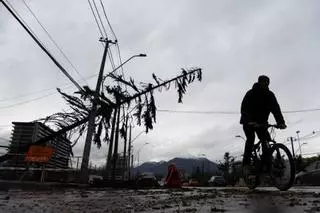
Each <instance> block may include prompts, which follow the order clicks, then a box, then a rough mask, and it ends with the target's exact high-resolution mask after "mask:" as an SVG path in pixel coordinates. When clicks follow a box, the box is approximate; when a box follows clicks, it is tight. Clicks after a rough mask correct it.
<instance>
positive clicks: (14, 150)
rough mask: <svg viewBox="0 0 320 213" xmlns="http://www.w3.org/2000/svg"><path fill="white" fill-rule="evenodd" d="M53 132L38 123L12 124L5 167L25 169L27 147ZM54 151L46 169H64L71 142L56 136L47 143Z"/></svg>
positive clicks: (67, 160)
mask: <svg viewBox="0 0 320 213" xmlns="http://www.w3.org/2000/svg"><path fill="white" fill-rule="evenodd" d="M53 132H54V131H53V130H52V129H50V128H49V127H48V126H46V125H44V124H42V123H40V122H13V131H12V136H11V144H10V145H9V150H8V155H9V160H8V161H7V163H6V166H10V167H25V166H26V162H25V156H26V153H27V151H28V149H26V148H25V147H29V146H30V145H31V144H33V143H34V142H35V141H37V140H39V139H41V138H43V137H46V136H48V135H50V134H52V133H53ZM46 145H49V146H51V147H53V148H54V149H55V152H54V154H53V156H52V158H51V159H50V160H49V162H48V163H46V165H45V167H46V168H59V169H65V168H67V167H68V162H69V158H70V154H71V142H70V141H69V140H68V139H67V138H66V137H64V136H62V135H61V136H58V137H55V138H54V139H52V140H50V141H48V142H47V143H46Z"/></svg>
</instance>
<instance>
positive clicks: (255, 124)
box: [248, 123, 280, 129]
mask: <svg viewBox="0 0 320 213" xmlns="http://www.w3.org/2000/svg"><path fill="white" fill-rule="evenodd" d="M248 125H252V126H254V127H267V128H271V127H274V128H276V129H280V126H279V125H278V124H258V123H248Z"/></svg>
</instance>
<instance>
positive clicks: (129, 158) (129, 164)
mask: <svg viewBox="0 0 320 213" xmlns="http://www.w3.org/2000/svg"><path fill="white" fill-rule="evenodd" d="M131 131H132V126H131V124H130V128H129V149H128V171H129V172H128V173H129V174H128V176H129V180H131V163H130V162H131V133H132V132H131Z"/></svg>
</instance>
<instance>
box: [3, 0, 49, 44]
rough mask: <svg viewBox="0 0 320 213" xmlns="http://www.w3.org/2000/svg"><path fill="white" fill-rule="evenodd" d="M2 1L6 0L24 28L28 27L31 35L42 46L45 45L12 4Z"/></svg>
mask: <svg viewBox="0 0 320 213" xmlns="http://www.w3.org/2000/svg"><path fill="white" fill-rule="evenodd" d="M4 1H5V2H6V4H8V6H9V7H10V8H11V10H12V11H13V12H14V13H15V14H16V16H17V17H18V18H19V19H20V20H21V22H22V23H23V24H24V25H25V26H26V28H28V30H29V31H30V32H31V34H33V36H34V37H35V38H37V39H38V41H39V42H40V43H41V44H42V46H45V45H44V44H43V43H42V42H41V41H40V39H39V37H38V36H37V35H36V34H35V32H34V31H33V30H32V28H31V27H30V26H29V25H28V23H27V22H26V21H25V20H24V19H23V18H22V17H21V16H20V14H19V13H18V11H17V10H16V9H15V8H14V7H13V6H12V4H11V3H10V2H9V1H7V0H4Z"/></svg>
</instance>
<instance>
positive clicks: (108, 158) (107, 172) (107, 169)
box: [106, 108, 118, 178]
mask: <svg viewBox="0 0 320 213" xmlns="http://www.w3.org/2000/svg"><path fill="white" fill-rule="evenodd" d="M117 111H118V108H115V109H114V111H113V117H112V124H111V133H110V134H111V136H110V143H109V149H108V156H107V164H106V178H109V176H110V175H111V172H110V170H111V165H112V164H111V162H112V149H113V142H114V134H115V128H116V120H117V114H118V113H117Z"/></svg>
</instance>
